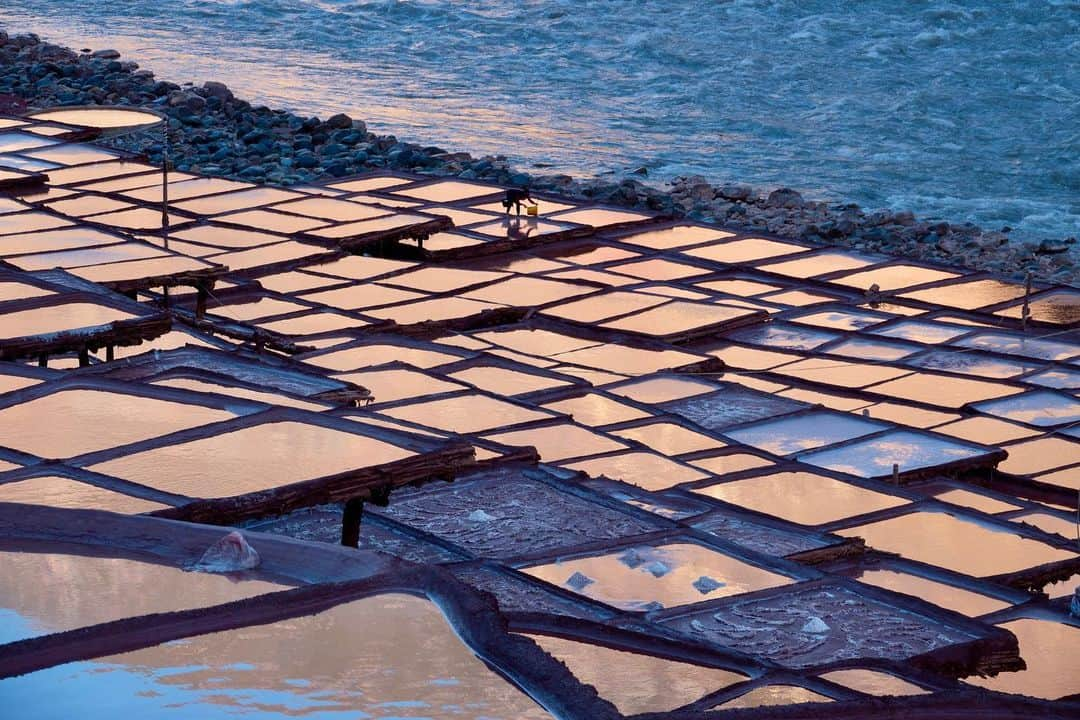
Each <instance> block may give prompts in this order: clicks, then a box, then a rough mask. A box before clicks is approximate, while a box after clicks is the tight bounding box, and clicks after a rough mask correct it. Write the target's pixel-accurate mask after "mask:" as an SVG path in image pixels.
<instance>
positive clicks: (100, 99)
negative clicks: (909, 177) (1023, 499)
mask: <svg viewBox="0 0 1080 720" xmlns="http://www.w3.org/2000/svg"><path fill="white" fill-rule="evenodd" d="M23 104H25V105H28V106H32V107H48V106H53V105H133V106H145V107H151V108H154V109H156V110H158V111H160V112H162V113H165V114H166V115H167V116H168V117H169V128H170V129H171V133H170V134H171V158H172V160H173V162H174V164H175V165H176V167H177V169H178V170H191V171H197V172H201V173H205V174H207V175H219V176H223V177H233V178H240V179H244V180H251V181H257V182H266V183H271V184H277V185H295V184H301V183H308V182H312V181H316V180H321V179H326V178H333V177H344V176H347V175H353V174H356V173H360V172H364V171H369V170H373V169H378V168H392V169H395V170H402V171H409V172H416V173H422V174H431V175H440V176H450V175H452V176H456V177H459V178H463V179H480V180H485V181H488V182H495V183H500V184H507V185H515V186H520V187H530V188H532V189H534V190H536V191H541V192H549V193H556V194H559V195H563V196H566V197H569V198H573V199H576V200H591V201H595V202H601V203H606V204H612V205H620V206H625V207H635V208H645V209H649V210H655V211H660V212H666V213H672V214H675V215H678V216H686V217H689V218H692V219H695V220H700V221H704V222H710V223H716V224H718V225H722V226H725V227H732V228H738V229H757V230H764V231H768V232H770V233H774V234H777V235H781V236H785V237H791V238H796V239H804V240H810V241H814V242H824V243H829V244H834V245H839V246H844V247H850V248H854V249H857V250H862V251H867V252H884V253H889V254H893V255H900V256H904V257H909V258H919V259H923V260H928V261H931V262H939V263H944V264H948V265H959V266H963V267H967V268H971V269H977V270H987V271H990V272H993V273H996V274H1001V275H1006V276H1013V277H1023V276H1024V275H1025V274H1026V273H1029V272H1030V273H1031V274H1032V275H1033V277H1034V278H1035V279H1036V280H1040V281H1046V282H1057V283H1064V284H1070V285H1077V284H1080V265H1078V262H1080V250H1078V248H1077V242H1076V238H1064V239H1061V240H1044V241H1042V242H1017V241H1012V240H1010V239H1009V235H1008V233H1009V229H1008V228H1002V229H1000V230H987V229H983V228H979V227H977V226H975V225H973V224H971V223H964V224H951V223H948V222H926V221H920V220H919V219H918V218H916V217H915V216H914V214H913V213H911V212H908V211H902V212H891V211H888V210H879V211H874V212H869V211H866V210H863V209H862V208H860V207H859V206H857V205H844V204H835V203H826V202H816V201H812V200H807V199H805V198H803V197H802V195H801V194H800V193H798V192H797V191H795V190H791V189H788V188H780V189H775V190H772V191H770V192H761V191H758V190H755V189H754V188H751V187H749V186H747V185H720V186H717V185H713V184H710V183H709V182H708V181H707V180H706V179H705V178H702V177H680V178H675V179H674V180H673V181H671V183H669V187H668V189H666V190H660V189H657V188H655V187H651V186H649V185H647V184H646V183H644V182H642V180H641V179H640V177H637V178H635V177H630V178H626V179H623V180H621V181H613V180H611V179H602V178H593V179H576V178H572V177H570V176H568V175H534V174H529V173H525V172H522V171H519V170H516V169H514V168H513V167H511V166H510V164H509V162H508V161H507V159H506V158H505V157H504V156H501V155H500V156H486V157H473V156H472V155H470V154H469V153H467V152H448V151H446V150H443V149H441V148H438V147H432V146H423V145H418V144H415V143H410V142H405V141H401V140H398V139H397V138H396V137H394V136H393V135H376V134H374V133H371V132H369V131H368V129H367V126H366V125H365V124H364V122H363V121H362V120H354V119H352V118H350V117H348V116H347V115H335V116H333V117H331V118H328V119H326V120H321V119H319V118H316V117H303V116H300V115H296V114H294V113H291V112H288V111H282V110H272V109H270V108H267V107H263V106H255V105H252V104H251V103H249V102H246V101H244V100H241V99H238V98H236V97H235V96H234V95H233V93H232V92H231V91H230V90H229V89H228V87H227V86H225V85H224V84H222V83H220V82H206V83H205V84H203V85H202V86H200V87H196V86H194V85H192V84H191V83H187V84H184V85H178V84H176V83H173V82H168V81H165V80H158V79H156V78H155V76H154V74H153V72H151V71H149V70H144V69H140V68H139V66H138V64H137V63H135V62H132V61H128V60H122V59H121V58H120V54H119V53H117V52H116V51H115V50H98V51H96V52H90V51H82V52H76V51H74V50H71V49H68V48H65V47H62V46H59V45H53V44H50V43H46V42H43V41H42V40H41V39H40V38H38V37H37V36H35V35H29V34H25V35H14V36H9V35H8V34H7V33H5V32H4V31H3V30H0V110H7V111H16V112H17V111H19V110H20V109H22V107H23ZM4 105H7V106H8V107H6V108H5V107H4ZM149 135H150V134H144V136H142V137H140V136H132V137H129V138H123V139H118V140H115V141H113V142H114V144H116V145H118V146H121V147H124V148H126V149H130V150H135V151H138V152H142V153H145V154H146V155H147V156H148V157H149V158H150V161H151V162H154V163H160V162H161V159H162V153H163V144H162V140H161V137H160V135H159V136H157V137H150V136H149ZM639 172H641V173H642V174H644V172H645V171H644V169H642V170H641V171H639Z"/></svg>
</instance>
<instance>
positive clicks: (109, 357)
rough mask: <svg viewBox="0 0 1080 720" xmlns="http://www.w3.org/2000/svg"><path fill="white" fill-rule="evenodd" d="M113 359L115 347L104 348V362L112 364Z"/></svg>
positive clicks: (107, 346)
mask: <svg viewBox="0 0 1080 720" xmlns="http://www.w3.org/2000/svg"><path fill="white" fill-rule="evenodd" d="M115 359H116V346H115V345H106V346H105V360H106V362H112V361H113V360H115Z"/></svg>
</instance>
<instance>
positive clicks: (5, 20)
mask: <svg viewBox="0 0 1080 720" xmlns="http://www.w3.org/2000/svg"><path fill="white" fill-rule="evenodd" d="M0 27H3V28H4V29H6V30H7V31H8V32H9V33H16V32H26V31H33V32H37V33H38V34H40V35H42V36H43V37H44V38H46V39H47V40H50V41H53V42H58V43H64V44H68V45H71V46H73V47H75V48H81V47H92V48H95V49H98V48H103V47H115V48H116V49H118V50H120V51H121V52H123V53H124V55H125V56H126V57H127V58H128V59H133V60H136V61H137V62H139V63H140V64H141V65H142V66H143V67H147V68H150V69H152V70H155V71H156V72H157V73H158V74H159V76H160V77H162V78H163V79H170V80H174V81H178V82H179V81H183V80H193V81H196V82H198V83H200V84H201V82H202V81H204V80H221V81H224V82H226V83H227V84H228V85H229V86H230V87H232V88H233V89H234V90H235V91H236V92H237V94H238V95H240V96H241V97H244V98H246V99H251V100H253V101H255V102H257V103H265V104H268V105H270V106H275V107H286V108H291V109H295V110H297V111H299V112H302V113H305V114H319V115H320V116H322V117H326V116H328V115H329V114H332V113H335V112H339V111H344V112H348V113H350V114H352V115H353V116H355V117H360V118H363V119H365V120H367V121H368V122H369V124H370V126H371V128H372V129H373V130H375V131H377V132H380V133H394V134H396V135H397V136H398V137H400V138H402V139H408V140H411V141H415V142H419V143H422V144H438V145H440V146H442V147H444V148H446V149H448V150H466V151H469V152H472V153H474V154H484V153H503V154H505V155H507V156H509V157H510V158H511V159H512V160H513V161H515V162H516V163H517V164H518V166H519V167H521V168H522V169H524V170H528V171H532V172H569V173H572V174H577V175H589V176H591V175H595V174H601V173H613V174H615V175H621V174H624V173H627V172H630V171H632V170H635V169H637V168H639V167H644V168H647V169H648V171H649V180H650V181H652V182H656V183H663V182H664V181H665V180H667V179H670V178H671V177H673V176H676V175H685V174H700V175H703V176H705V177H707V178H708V179H709V180H711V181H713V182H732V181H736V182H745V183H750V184H753V185H756V186H759V187H772V186H778V185H787V186H790V187H794V188H796V189H799V190H801V191H802V192H804V194H806V195H808V196H810V197H814V198H819V199H831V200H848V201H854V202H858V203H860V204H862V205H863V206H864V207H866V208H880V207H889V208H893V209H901V208H906V209H913V210H915V211H916V212H917V213H918V214H920V215H921V216H925V217H930V218H943V219H947V220H950V221H953V222H959V221H973V222H976V223H978V224H980V225H983V226H984V227H987V228H992V229H997V228H999V227H1001V226H1003V225H1008V226H1011V227H1013V228H1015V230H1016V232H1015V233H1014V237H1016V236H1020V237H1026V238H1032V239H1037V238H1042V237H1056V238H1060V237H1065V236H1069V235H1076V234H1077V233H1078V232H1080V2H1077V1H1076V0H1045V1H1040V2H1029V1H1028V0H970V1H968V2H963V3H960V2H947V1H946V0H920V1H914V0H913V1H912V2H899V3H898V2H894V1H891V0H866V1H865V2H860V3H855V4H853V3H838V2H835V1H834V0H727V1H723V0H665V1H664V2H646V1H644V0H516V1H511V0H456V1H454V2H451V1H450V0H175V1H174V2H170V3H169V4H168V10H167V11H164V10H163V8H162V5H161V3H159V2H156V1H155V0H109V1H108V2H104V1H102V0H94V1H91V2H86V1H85V0H20V1H19V2H6V3H0ZM541 166H546V168H547V169H543V170H541V169H538V168H539V167H541Z"/></svg>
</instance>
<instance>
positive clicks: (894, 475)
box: [892, 463, 900, 485]
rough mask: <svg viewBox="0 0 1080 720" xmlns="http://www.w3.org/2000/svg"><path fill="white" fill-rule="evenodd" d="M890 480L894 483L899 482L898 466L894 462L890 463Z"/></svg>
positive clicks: (897, 483)
mask: <svg viewBox="0 0 1080 720" xmlns="http://www.w3.org/2000/svg"><path fill="white" fill-rule="evenodd" d="M892 481H893V483H894V484H896V485H899V484H900V466H899V465H897V464H896V463H893V464H892Z"/></svg>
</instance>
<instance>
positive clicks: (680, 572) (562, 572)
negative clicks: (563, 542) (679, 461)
mask: <svg viewBox="0 0 1080 720" xmlns="http://www.w3.org/2000/svg"><path fill="white" fill-rule="evenodd" d="M524 572H526V573H528V574H530V575H532V576H533V577H537V578H540V579H541V580H546V581H547V582H550V583H551V584H553V585H556V586H559V587H562V588H565V589H568V590H571V591H572V592H576V593H578V594H581V595H585V596H586V597H591V598H593V599H594V600H600V601H601V602H605V603H608V604H609V605H613V606H615V607H618V608H621V609H623V610H631V611H645V610H653V609H659V608H661V607H674V606H677V605H685V604H688V603H694V602H700V601H702V600H710V599H714V598H720V597H728V596H731V595H738V594H741V593H746V592H752V591H754V590H761V589H763V588H769V587H778V586H781V585H788V584H790V583H791V582H793V581H792V580H791V579H790V578H788V577H785V576H783V575H779V574H777V573H774V572H771V571H769V570H765V569H763V568H759V567H756V566H754V565H750V564H749V563H746V562H743V561H742V560H738V559H737V558H734V557H731V556H729V555H725V554H723V553H720V552H718V551H715V550H710V549H709V548H706V547H703V546H701V545H695V544H692V543H671V544H668V545H660V546H657V547H653V546H651V545H642V546H636V547H629V548H623V549H621V550H617V551H614V552H611V553H608V554H605V555H596V556H592V557H584V558H575V559H573V560H565V561H562V562H556V563H552V564H550V565H541V566H537V567H531V568H524ZM702 577H709V578H712V579H713V580H714V581H716V583H718V584H719V585H718V586H717V587H716V588H715V589H712V590H709V591H708V592H702V591H701V590H699V589H698V588H697V587H695V586H694V583H695V581H697V580H698V579H699V578H702Z"/></svg>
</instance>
